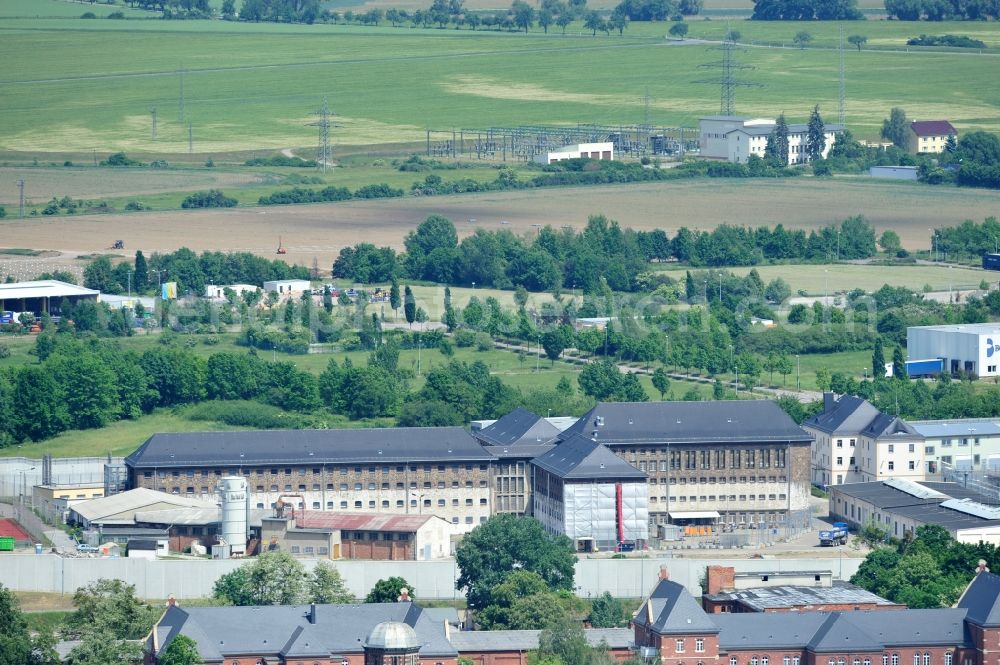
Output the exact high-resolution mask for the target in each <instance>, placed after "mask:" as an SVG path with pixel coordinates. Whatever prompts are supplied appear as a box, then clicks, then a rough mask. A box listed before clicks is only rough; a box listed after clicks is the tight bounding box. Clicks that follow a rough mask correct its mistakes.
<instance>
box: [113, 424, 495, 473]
mask: <svg viewBox="0 0 1000 665" xmlns="http://www.w3.org/2000/svg"><path fill="white" fill-rule="evenodd" d="M490 459H493V457H492V456H491V455H490V454H489V453H488V452H486V451H485V450H483V447H482V446H481V445H479V443H477V442H476V440H475V439H473V438H472V436H471V435H470V434H469V433H468V432H466V431H465V430H464V429H462V428H461V427H399V428H384V429H330V430H263V431H248V432H183V433H181V432H178V433H165V434H154V435H153V436H151V437H149V439H147V440H146V442H145V443H144V444H142V446H140V447H139V449H138V450H136V451H135V452H134V453H132V454H131V455H129V456H128V457H126V458H125V464H127V465H129V466H131V467H133V468H144V469H149V468H170V467H190V466H220V467H225V466H228V467H234V466H245V465H260V464H317V465H319V464H351V463H376V464H378V463H381V462H391V463H396V462H427V461H443V460H483V461H485V460H490Z"/></svg>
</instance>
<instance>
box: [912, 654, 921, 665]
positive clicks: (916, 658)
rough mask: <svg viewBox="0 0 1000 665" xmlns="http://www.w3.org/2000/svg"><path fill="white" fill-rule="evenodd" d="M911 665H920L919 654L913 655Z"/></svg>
mask: <svg viewBox="0 0 1000 665" xmlns="http://www.w3.org/2000/svg"><path fill="white" fill-rule="evenodd" d="M913 665H920V652H919V651H918V652H916V653H915V654H913Z"/></svg>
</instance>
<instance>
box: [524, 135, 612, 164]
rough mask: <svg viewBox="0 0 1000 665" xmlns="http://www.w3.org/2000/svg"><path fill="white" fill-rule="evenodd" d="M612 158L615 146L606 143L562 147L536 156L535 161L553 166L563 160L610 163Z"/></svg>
mask: <svg viewBox="0 0 1000 665" xmlns="http://www.w3.org/2000/svg"><path fill="white" fill-rule="evenodd" d="M614 158H615V144H614V143H611V142H610V141H608V142H606V143H577V144H575V145H564V146H562V147H561V148H556V149H555V150H550V151H548V152H543V153H541V154H540V155H537V156H536V157H535V161H536V162H538V163H539V164H554V163H556V162H561V161H563V160H565V159H599V160H608V161H611V160H614Z"/></svg>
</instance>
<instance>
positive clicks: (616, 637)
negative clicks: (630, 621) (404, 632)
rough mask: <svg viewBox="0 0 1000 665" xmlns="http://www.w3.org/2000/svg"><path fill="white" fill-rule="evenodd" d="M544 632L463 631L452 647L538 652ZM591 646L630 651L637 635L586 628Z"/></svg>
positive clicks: (461, 650)
mask: <svg viewBox="0 0 1000 665" xmlns="http://www.w3.org/2000/svg"><path fill="white" fill-rule="evenodd" d="M540 632H542V631H540V630H463V631H452V633H451V638H450V639H451V645H452V646H453V647H455V649H457V650H458V652H459V653H476V652H483V651H534V650H535V649H537V648H538V634H539V633H540ZM583 634H584V635H585V636H586V638H587V642H588V643H589V644H590V645H591V646H593V647H597V646H600V645H601V643H602V642H604V643H606V644H607V645H608V648H611V649H626V648H628V646H629V643H630V642H632V640H633V638H634V634H633V633H632V631H631V630H629V629H628V628H585V629H584V631H583Z"/></svg>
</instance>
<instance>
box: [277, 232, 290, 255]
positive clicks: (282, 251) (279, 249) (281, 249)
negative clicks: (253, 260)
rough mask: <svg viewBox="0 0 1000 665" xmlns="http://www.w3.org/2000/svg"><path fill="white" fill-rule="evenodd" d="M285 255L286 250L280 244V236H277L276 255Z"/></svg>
mask: <svg viewBox="0 0 1000 665" xmlns="http://www.w3.org/2000/svg"><path fill="white" fill-rule="evenodd" d="M287 253H288V250H287V249H285V246H284V245H283V244H282V243H281V236H278V254H287Z"/></svg>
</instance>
